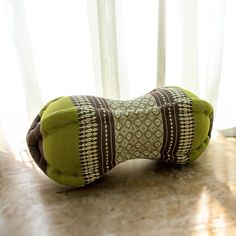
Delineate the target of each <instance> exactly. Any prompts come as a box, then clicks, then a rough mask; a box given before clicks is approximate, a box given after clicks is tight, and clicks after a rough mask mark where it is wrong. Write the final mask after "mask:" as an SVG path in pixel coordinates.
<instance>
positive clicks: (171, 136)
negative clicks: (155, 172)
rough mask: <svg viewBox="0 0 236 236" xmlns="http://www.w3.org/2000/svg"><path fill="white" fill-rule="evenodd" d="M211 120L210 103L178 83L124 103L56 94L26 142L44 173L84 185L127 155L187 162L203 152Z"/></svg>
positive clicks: (35, 122)
mask: <svg viewBox="0 0 236 236" xmlns="http://www.w3.org/2000/svg"><path fill="white" fill-rule="evenodd" d="M212 122H213V108H212V106H211V105H210V104H209V103H207V102H206V101H203V100H201V99H199V98H198V97H197V96H196V95H194V94H192V93H191V92H189V91H187V90H184V89H182V88H178V87H164V88H157V89H155V90H153V91H151V92H150V93H147V94H146V95H144V96H141V97H138V98H136V99H133V100H129V101H118V100H111V99H104V98H101V97H95V96H70V97H60V98H57V99H55V100H53V101H51V102H49V103H48V104H47V105H46V106H45V107H44V108H43V109H42V110H41V112H40V113H39V115H38V116H37V117H36V118H35V120H34V122H33V124H32V125H31V127H30V129H29V132H28V134H27V143H28V147H29V150H30V152H31V155H32V157H33V158H34V160H35V162H36V163H37V164H38V166H39V167H40V168H41V169H42V171H43V172H44V173H45V174H46V175H47V176H49V177H50V178H51V179H53V180H54V181H56V182H58V183H60V184H63V185H68V186H84V185H86V184H89V183H91V182H93V181H94V180H96V179H98V178H100V177H101V176H103V175H104V174H105V173H106V172H108V171H109V170H111V169H112V168H114V167H115V166H116V165H118V164H119V163H121V162H124V161H126V160H130V159H135V158H147V159H152V160H156V161H160V162H164V163H177V164H186V163H189V162H192V161H193V160H195V159H196V158H198V157H199V156H200V155H201V154H202V152H203V151H204V150H205V148H206V146H207V144H208V142H209V138H210V133H211V129H212Z"/></svg>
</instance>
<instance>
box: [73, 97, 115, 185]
mask: <svg viewBox="0 0 236 236" xmlns="http://www.w3.org/2000/svg"><path fill="white" fill-rule="evenodd" d="M71 99H72V101H73V102H74V105H76V106H77V107H78V122H79V143H78V145H79V147H78V148H79V155H80V162H81V169H82V174H83V178H84V180H85V183H90V182H92V181H93V180H95V179H97V178H99V177H100V176H102V175H104V174H105V173H106V172H107V171H108V170H110V169H112V168H113V167H114V166H115V138H114V135H115V134H114V132H115V131H114V120H113V116H112V114H111V112H110V111H109V109H108V106H107V104H106V101H105V99H103V98H98V97H93V96H73V97H71ZM95 108H96V109H95Z"/></svg>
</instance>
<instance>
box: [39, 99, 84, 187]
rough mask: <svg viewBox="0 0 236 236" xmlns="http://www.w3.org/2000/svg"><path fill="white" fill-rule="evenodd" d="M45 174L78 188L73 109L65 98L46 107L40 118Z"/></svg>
mask: <svg viewBox="0 0 236 236" xmlns="http://www.w3.org/2000/svg"><path fill="white" fill-rule="evenodd" d="M41 132H42V134H43V150H44V155H45V159H46V160H47V162H48V168H47V174H48V176H49V177H50V178H52V179H53V180H55V181H56V182H58V183H61V184H64V185H70V186H81V185H83V184H84V180H83V177H82V174H81V167H80V159H79V150H78V140H79V137H78V135H79V134H78V117H77V109H76V108H75V107H73V103H72V102H71V100H70V99H69V98H68V97H62V98H59V99H56V100H54V101H53V102H51V103H49V104H47V106H46V107H45V108H44V111H43V113H42V117H41Z"/></svg>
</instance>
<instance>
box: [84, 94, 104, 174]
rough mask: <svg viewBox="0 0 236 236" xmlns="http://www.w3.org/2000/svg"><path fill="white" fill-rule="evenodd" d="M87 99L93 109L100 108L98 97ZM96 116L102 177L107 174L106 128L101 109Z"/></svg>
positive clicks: (96, 111) (96, 112) (97, 110)
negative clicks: (105, 153)
mask: <svg viewBox="0 0 236 236" xmlns="http://www.w3.org/2000/svg"><path fill="white" fill-rule="evenodd" d="M86 98H87V99H88V100H89V102H90V104H91V106H92V107H94V108H99V104H98V103H97V100H96V97H93V96H86ZM95 114H96V122H97V125H98V132H97V149H98V158H99V172H100V173H101V175H104V174H105V173H106V171H105V170H106V166H105V158H104V147H103V146H104V145H103V136H104V135H103V133H104V127H103V121H102V117H101V112H100V111H99V109H95Z"/></svg>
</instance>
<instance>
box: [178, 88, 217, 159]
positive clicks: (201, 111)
mask: <svg viewBox="0 0 236 236" xmlns="http://www.w3.org/2000/svg"><path fill="white" fill-rule="evenodd" d="M179 89H181V90H182V91H183V92H184V93H185V94H186V95H187V96H188V97H189V98H191V99H192V108H193V116H194V119H195V130H194V140H193V144H192V148H191V150H190V153H189V156H190V161H191V162H192V161H194V160H195V159H196V158H198V157H199V156H200V155H201V154H202V153H203V151H204V150H205V149H206V146H207V144H208V143H209V137H208V131H209V128H210V122H211V117H212V115H213V107H212V106H211V104H209V103H208V102H206V101H204V100H201V99H199V98H198V97H197V96H196V95H195V94H193V93H192V92H190V91H188V90H185V89H183V88H179Z"/></svg>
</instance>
